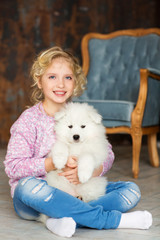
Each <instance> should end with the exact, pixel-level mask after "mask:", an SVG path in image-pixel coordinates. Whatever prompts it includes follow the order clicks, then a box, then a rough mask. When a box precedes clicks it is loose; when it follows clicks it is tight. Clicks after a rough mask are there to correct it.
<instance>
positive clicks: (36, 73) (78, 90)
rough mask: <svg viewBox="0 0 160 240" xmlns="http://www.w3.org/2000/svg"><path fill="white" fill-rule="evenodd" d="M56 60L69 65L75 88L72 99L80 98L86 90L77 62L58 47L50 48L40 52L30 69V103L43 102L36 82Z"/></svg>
mask: <svg viewBox="0 0 160 240" xmlns="http://www.w3.org/2000/svg"><path fill="white" fill-rule="evenodd" d="M56 58H64V59H65V60H66V61H68V62H69V63H70V66H71V69H72V71H73V75H74V79H75V88H74V91H73V94H72V97H78V96H80V95H81V94H82V93H83V91H84V90H85V89H86V84H87V79H86V77H85V75H84V73H83V71H82V68H81V66H80V65H79V61H78V59H77V58H76V57H74V56H73V54H72V53H71V52H70V51H67V50H63V49H62V48H60V47H57V46H56V47H52V48H49V49H47V50H46V51H43V52H41V53H40V54H39V55H38V56H37V58H36V59H35V61H34V63H33V65H32V68H31V72H30V74H31V77H32V79H33V84H32V93H31V101H32V103H33V104H36V103H38V102H40V101H43V99H44V95H43V92H42V90H41V89H39V88H38V82H39V80H40V79H41V77H42V75H43V74H44V72H45V71H46V69H47V68H48V67H49V65H50V64H51V62H52V60H54V59H56Z"/></svg>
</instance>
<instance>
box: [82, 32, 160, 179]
mask: <svg viewBox="0 0 160 240" xmlns="http://www.w3.org/2000/svg"><path fill="white" fill-rule="evenodd" d="M150 33H154V34H158V35H160V29H158V28H150V29H135V30H122V31H116V32H113V33H110V34H99V33H88V34H86V35H85V36H84V37H83V39H82V45H81V47H82V61H83V71H84V73H85V75H87V73H88V70H89V52H88V42H89V40H90V39H92V38H98V39H111V38H114V37H117V36H122V35H128V36H144V35H147V34H150ZM149 77H151V78H153V79H156V80H158V81H160V75H157V74H155V73H152V72H151V71H149V70H148V69H140V88H139V94H138V100H137V103H136V106H135V108H134V110H133V112H132V115H131V127H126V126H120V127H113V128H108V127H106V132H107V134H115V133H128V134H130V135H131V137H132V172H133V177H134V178H138V174H139V158H140V150H141V145H142V136H143V135H147V140H148V151H149V157H150V163H151V165H152V166H154V167H158V166H159V156H158V151H157V133H158V132H160V126H159V125H158V126H152V127H142V120H143V115H144V110H145V105H146V99H147V93H148V78H149Z"/></svg>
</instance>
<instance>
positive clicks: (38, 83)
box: [37, 77, 42, 89]
mask: <svg viewBox="0 0 160 240" xmlns="http://www.w3.org/2000/svg"><path fill="white" fill-rule="evenodd" d="M37 86H38V88H39V89H42V84H41V78H40V77H39V78H38V81H37Z"/></svg>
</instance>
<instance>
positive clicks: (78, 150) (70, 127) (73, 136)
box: [46, 103, 108, 202]
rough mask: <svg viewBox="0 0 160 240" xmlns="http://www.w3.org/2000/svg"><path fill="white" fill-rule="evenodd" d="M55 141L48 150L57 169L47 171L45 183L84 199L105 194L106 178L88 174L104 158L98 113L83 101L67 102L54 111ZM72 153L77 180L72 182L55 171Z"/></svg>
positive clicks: (104, 141)
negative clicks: (60, 108) (75, 182)
mask: <svg viewBox="0 0 160 240" xmlns="http://www.w3.org/2000/svg"><path fill="white" fill-rule="evenodd" d="M55 133H56V142H55V143H54V145H53V147H52V149H51V152H50V154H49V156H50V157H52V159H53V163H54V165H55V167H56V168H57V170H55V171H51V172H49V173H48V174H47V177H46V180H47V182H48V184H49V185H51V186H53V187H55V188H58V189H60V190H62V191H65V192H67V193H69V194H71V195H73V196H75V197H79V198H81V199H82V200H83V201H84V202H89V201H91V200H95V199H97V198H99V197H101V196H103V195H104V194H105V191H106V186H107V179H106V178H105V177H92V174H93V171H94V170H95V169H96V168H98V167H99V166H100V165H101V164H103V162H104V161H106V159H107V155H108V140H107V137H106V130H105V127H104V126H103V125H102V117H101V115H100V114H99V113H98V112H97V111H96V109H95V108H93V107H92V106H90V105H88V104H87V103H68V104H66V105H65V107H64V108H63V109H62V110H60V111H59V112H57V113H56V114H55ZM69 156H75V157H76V158H77V163H78V177H79V181H80V184H77V185H74V184H72V183H70V182H69V181H68V180H67V179H66V178H65V177H63V176H59V175H58V173H59V172H61V171H62V169H63V168H64V167H65V165H66V163H67V160H68V157H69Z"/></svg>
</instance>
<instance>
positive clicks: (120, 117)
mask: <svg viewBox="0 0 160 240" xmlns="http://www.w3.org/2000/svg"><path fill="white" fill-rule="evenodd" d="M75 101H76V102H81V103H83V102H87V103H88V104H89V105H92V106H94V107H95V108H96V109H97V110H98V112H99V113H100V114H101V115H102V117H103V124H104V126H106V127H117V126H131V113H132V111H133V109H134V107H135V103H133V102H127V101H117V100H86V101H85V100H78V101H77V100H75Z"/></svg>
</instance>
